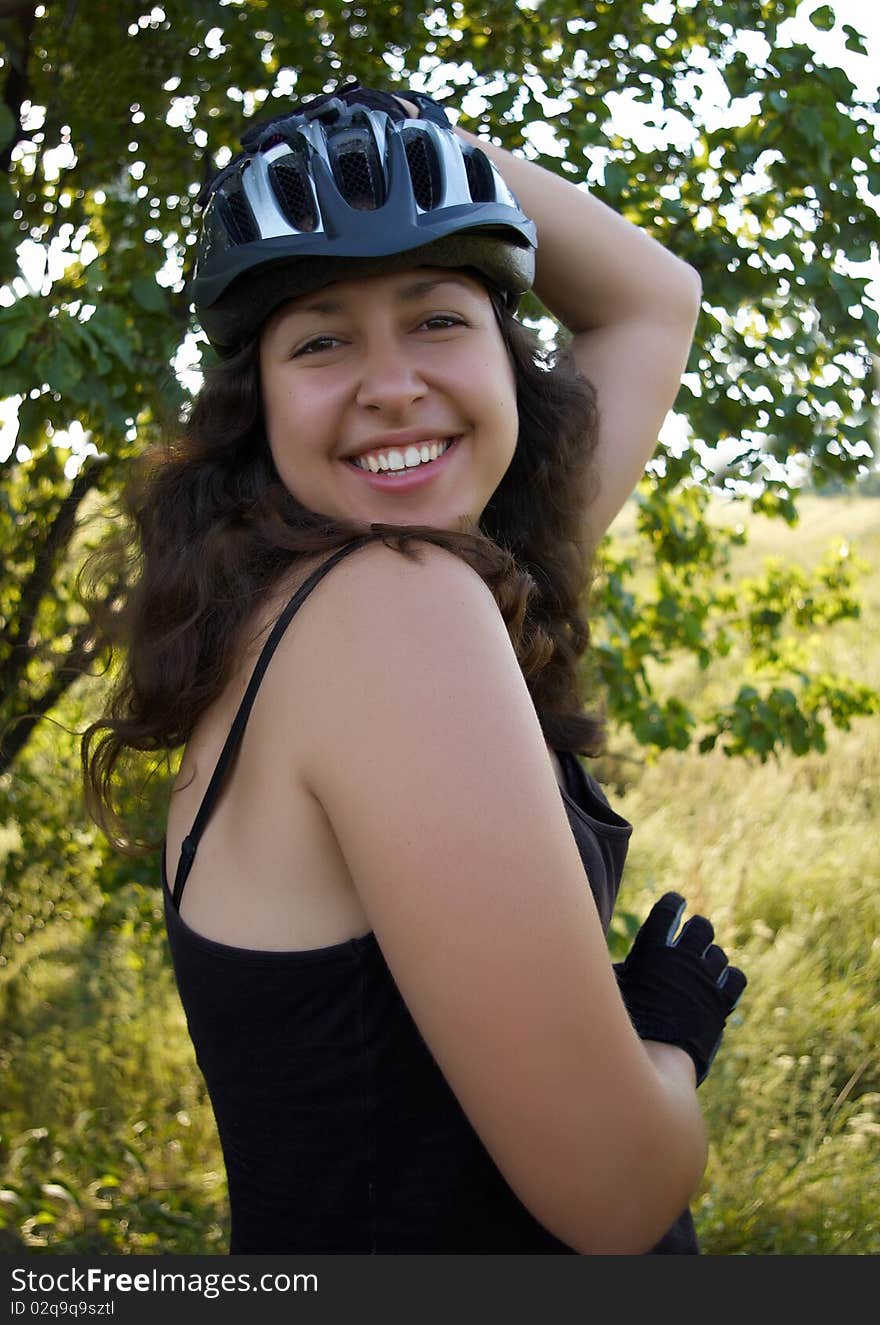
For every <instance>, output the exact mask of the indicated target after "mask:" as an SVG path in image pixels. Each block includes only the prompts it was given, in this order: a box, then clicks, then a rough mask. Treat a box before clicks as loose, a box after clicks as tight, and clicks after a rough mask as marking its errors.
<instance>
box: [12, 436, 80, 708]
mask: <svg viewBox="0 0 880 1325" xmlns="http://www.w3.org/2000/svg"><path fill="white" fill-rule="evenodd" d="M105 463H106V461H104V460H100V459H98V460H95V461H93V462H92V463H91V464H90V465H88V466H86V467H84V468H83V469H81V470H80V472H79V474H78V475H77V476H76V479H75V480H74V483H73V486H72V488H71V489H70V492H69V493H68V494H67V496H66V497H65V498H64V500H63V501H62V503H61V505H60V507H59V508H58V512H57V514H56V516H55V519H54V520H53V521H52V523H51V525H50V526H49V529H48V532H47V533H46V536H45V538H44V540H43V544H42V547H40V548H38V549H37V554H36V557H35V559H34V569H33V570H32V571H31V574H30V575H29V576H28V578H27V580H26V582H25V584H24V587H23V589H22V592H21V598H20V601H19V610H18V613H17V617H16V621H15V625H14V626H13V628H12V631H11V633H10V635H9V636H8V637H7V643H8V650H9V651H8V654H7V656H6V658H5V659H4V662H3V665H2V667H0V694H4V695H10V694H11V693H12V691H13V689H14V688H15V686H16V685H17V684H18V682H19V680H20V679H21V675H22V673H23V672H24V669H25V667H26V666H27V664H28V662H29V660H30V657H31V652H32V651H31V647H30V645H29V643H28V641H29V639H30V637H31V632H32V631H33V628H34V622H35V620H36V616H37V612H38V611H39V607H40V603H41V602H42V600H43V598H44V596H45V595H46V593H47V592H48V590H49V588H50V585H51V583H52V577H53V575H54V573H55V569H56V567H57V565H58V561H59V559H60V557H61V556H62V555H63V553H64V552H65V551H66V550H67V548H68V546H69V545H70V540H71V538H72V537H73V531H74V528H75V526H76V515H77V511H78V510H79V507H80V505H81V504H82V501H83V498H84V497H85V496H86V494H87V493H88V492H90V491H91V490H92V488H94V487H95V485H96V484H97V482H98V478H99V477H100V473H101V470H102V468H103V466H104V465H105Z"/></svg>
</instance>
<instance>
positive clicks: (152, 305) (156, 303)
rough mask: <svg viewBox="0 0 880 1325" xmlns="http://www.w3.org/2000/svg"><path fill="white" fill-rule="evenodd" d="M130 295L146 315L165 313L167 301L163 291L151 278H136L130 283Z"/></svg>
mask: <svg viewBox="0 0 880 1325" xmlns="http://www.w3.org/2000/svg"><path fill="white" fill-rule="evenodd" d="M131 293H132V295H133V296H134V300H135V303H136V304H138V305H139V306H140V307H141V308H143V309H144V311H145V312H147V313H167V311H168V300H167V299H166V297H165V291H164V290H163V289H162V287H161V286H160V285H157V284H156V281H155V280H154V278H153V277H152V276H138V277H137V278H136V279H135V280H133V281H132V283H131Z"/></svg>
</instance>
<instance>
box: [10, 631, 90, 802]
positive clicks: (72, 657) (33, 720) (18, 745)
mask: <svg viewBox="0 0 880 1325" xmlns="http://www.w3.org/2000/svg"><path fill="white" fill-rule="evenodd" d="M94 656H95V640H94V636H93V634H92V628H91V624H90V623H89V622H83V624H82V625H81V626H79V628H78V629H77V630H76V632H75V634H74V636H73V644H72V645H71V647H70V649H69V650H68V652H67V653H66V654H65V656H64V659H63V660H62V662H61V663H60V665H59V666H58V667H57V668H56V669H55V672H54V674H53V677H52V680H51V682H50V683H49V685H48V687H47V688H46V690H44V691H43V693H42V695H40V697H39V699H37V700H36V701H35V703H34V704H33V706H32V707H31V708H30V709H29V710H28V711H27V712H26V713H22V714H20V715H19V716H18V717H15V718H12V719H10V721H9V722H8V723H6V725H5V727H4V728H3V729H2V731H0V776H2V775H3V774H4V773H5V772H6V770H7V769H8V768H9V767H10V765H11V764H12V763H13V761H14V760H15V759H16V758H17V756H18V755H19V754H20V753H21V751H22V750H23V749H24V746H25V745H26V744H27V742H28V741H29V740H30V737H31V735H32V733H33V730H34V728H35V727H36V726H37V724H38V723H39V722H40V721H41V719H42V718H44V717H45V715H46V714H47V713H48V712H49V710H50V709H52V708H54V707H55V705H56V704H57V703H58V701H59V699H60V698H61V696H62V695H63V694H64V693H65V691H67V690H69V688H70V687H71V686H72V685H73V683H74V681H78V680H79V678H80V677H81V676H83V675H85V674H86V665H87V664H88V663H89V662H91V661H92V659H93V658H94Z"/></svg>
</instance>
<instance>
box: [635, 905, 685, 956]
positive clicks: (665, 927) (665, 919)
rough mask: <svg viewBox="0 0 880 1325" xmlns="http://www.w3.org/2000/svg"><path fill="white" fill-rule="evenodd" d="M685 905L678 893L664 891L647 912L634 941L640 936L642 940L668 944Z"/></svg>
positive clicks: (663, 944) (662, 944)
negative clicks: (646, 916)
mask: <svg viewBox="0 0 880 1325" xmlns="http://www.w3.org/2000/svg"><path fill="white" fill-rule="evenodd" d="M686 906H687V902H686V901H685V900H684V898H683V897H682V896H681V895H680V894H679V893H664V894H663V896H662V897H661V898H660V901H659V902H655V903H654V905H653V906H652V907H651V910H650V911H649V912H648V918H647V920H646V921H645V923H644V924H643V925H642V928H641V929H640V930H639V933H638V935H637V936H636V941H638V939H640V938H641V939H642V941H643V942H645V941H647V942H651V943H657V944H660V945H661V946H668V945H669V944H670V943H671V942H672V936H673V934H674V933H675V931H676V930H677V929H678V925H679V921H680V920H681V917H682V915H683V914H684V909H685V907H686Z"/></svg>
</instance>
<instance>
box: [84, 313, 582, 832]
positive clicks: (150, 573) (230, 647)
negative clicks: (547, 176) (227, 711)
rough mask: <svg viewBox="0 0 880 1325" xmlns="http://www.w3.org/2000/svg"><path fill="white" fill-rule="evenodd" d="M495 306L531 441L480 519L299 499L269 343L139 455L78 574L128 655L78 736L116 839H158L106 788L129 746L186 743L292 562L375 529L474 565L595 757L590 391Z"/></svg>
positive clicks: (537, 694)
mask: <svg viewBox="0 0 880 1325" xmlns="http://www.w3.org/2000/svg"><path fill="white" fill-rule="evenodd" d="M492 302H493V306H494V308H495V313H496V317H497V319H498V322H499V326H500V328H501V334H502V336H503V338H504V341H505V344H506V345H507V348H508V352H509V354H510V356H511V361H512V364H513V367H514V371H515V377H516V384H517V406H518V410H519V436H518V440H517V446H516V451H515V454H514V457H513V460H512V462H511V464H510V466H509V467H508V470H507V472H506V473H505V475H504V477H503V479H502V480H501V482H500V484H499V485H498V487H497V488H496V490H495V492H494V494H493V495H492V498H491V500H490V501H489V504H488V505H487V506H486V508H485V510H484V511H483V514H482V516H481V517H480V520H479V525H478V526H476V527H471V528H468V529H464V528H462V529H461V530H457V531H450V530H445V529H436V528H432V527H430V526H425V525H386V524H370V525H366V524H364V523H362V522H358V521H354V520H344V519H338V518H332V519H331V518H330V517H327V516H324V515H321V514H318V513H316V512H314V511H311V510H308V509H307V508H306V507H304V506H303V505H302V504H301V503H300V502H299V501H297V499H296V498H295V497H294V496H292V494H291V493H290V492H289V491H288V490H287V488H285V486H284V484H283V483H282V482H281V479H280V478H279V476H278V473H277V471H276V469H275V465H274V462H273V460H272V456H271V452H270V450H269V446H268V443H267V441H266V436H265V430H264V426H263V417H262V403H261V396H260V377H259V353H258V347H259V342H258V340H254V341H252V342H250V343H249V344H248V345H246V346H245V347H244V348H242V349H241V350H240V351H239V352H238V353H237V354H236V355H235V356H234V357H231V358H228V359H224V360H222V361H221V362H219V363H217V364H215V365H212V366H210V367H208V368H206V370H205V375H204V384H203V386H202V388H201V390H200V391H199V393H198V396H197V397H196V399H195V401H194V402H193V406H192V410H191V413H190V415H189V418H188V420H187V422H186V424H185V425H184V427H183V429H182V432H181V434H180V435H179V436H178V437H175V438H174V439H173V440H171V441H168V442H166V443H164V444H163V445H161V446H159V447H157V448H155V449H153V450H151V451H150V452H149V453H148V454H147V455H145V456H144V457H143V460H142V461H141V462H140V463H139V464H138V465H137V466H136V468H135V470H134V472H133V477H132V480H131V481H130V482H129V484H128V485H127V487H126V490H125V492H124V494H123V506H124V511H125V514H126V516H127V517H128V518H127V520H126V521H124V522H123V524H124V531H123V533H121V534H118V535H116V536H115V537H114V538H113V539H112V540H110V541H109V542H108V543H106V544H105V545H104V547H103V548H102V549H100V550H99V552H98V553H97V554H96V555H95V556H93V557H92V558H91V559H90V562H89V563H88V564H87V566H86V568H85V569H84V572H83V574H82V575H81V580H80V584H81V590H82V593H83V597H84V599H85V601H86V602H87V603H88V604H89V606H90V608H91V610H92V614H93V616H94V617H95V618H96V620H97V621H98V623H99V626H102V633H103V637H104V638H105V640H106V641H107V643H108V644H109V645H110V647H111V648H113V647H121V648H122V650H123V665H122V668H121V671H120V675H119V679H118V682H117V684H116V687H115V689H114V691H113V693H112V695H111V697H110V702H109V705H108V708H107V711H106V713H105V714H104V716H103V717H102V718H100V719H99V720H98V721H97V722H95V723H93V724H92V725H91V726H90V727H89V728H88V729H87V730H86V732H85V733H84V735H83V738H82V763H83V778H84V785H85V798H86V805H87V808H88V810H89V813H90V814H91V815H92V817H93V818H94V819H95V821H96V822H97V823H98V824H99V825H100V826H101V828H102V829H103V830H104V832H105V833H107V835H108V837H109V838H110V840H111V841H113V842H114V844H115V845H116V846H117V847H119V849H120V850H122V851H126V852H130V853H131V854H139V853H140V852H142V851H145V850H155V849H156V847H157V846H158V845H159V844H158V843H157V842H143V841H134V842H132V841H131V840H129V839H127V838H126V835H125V831H124V824H123V823H122V821H121V819H120V817H119V816H118V814H117V813H116V811H115V810H114V808H113V798H112V781H113V775H114V770H115V769H116V767H117V765H118V763H119V761H120V758H121V757H122V756H123V755H124V754H126V753H127V752H128V751H132V750H133V751H144V752H150V751H151V752H162V751H165V752H169V751H173V750H176V749H177V748H179V747H180V746H182V745H184V744H185V743H186V741H187V740H188V739H189V737H190V735H191V734H192V731H193V729H194V727H195V725H196V722H197V721H198V719H199V717H200V716H201V714H202V713H204V712H205V710H206V709H207V708H208V706H209V705H210V704H211V703H212V702H213V701H214V700H215V699H216V698H217V696H218V695H219V694H220V693H221V691H222V690H223V689H224V687H225V686H226V684H227V683H228V681H229V679H230V676H231V675H232V672H233V669H234V666H235V664H236V660H237V659H238V658H239V657H240V649H241V645H242V639H241V632H242V628H243V626H244V624H245V622H246V621H247V619H248V618H250V617H251V615H252V613H253V609H254V607H255V605H256V604H257V603H258V602H259V601H260V599H261V598H262V597H263V596H264V595H265V594H266V593H267V592H268V591H269V590H270V589H271V588H272V587H273V586H274V585H276V584H277V583H278V582H279V581H280V580H281V578H282V577H283V576H284V575H285V573H286V572H288V571H290V570H291V568H293V567H295V566H296V564H297V563H298V562H301V561H303V560H304V559H305V558H312V557H314V556H315V555H316V554H322V553H326V554H327V555H329V554H330V553H332V552H333V551H335V550H336V549H337V548H339V547H341V546H343V545H344V544H346V543H349V542H351V540H352V539H354V538H359V537H363V536H365V535H368V536H369V537H370V538H371V539H372V540H374V541H377V542H383V543H385V544H386V545H387V546H389V547H393V548H395V549H396V550H397V551H398V552H400V553H402V554H403V555H404V556H408V557H410V558H412V557H415V558H416V559H417V560H418V557H419V553H418V548H417V547H415V546H413V543H414V540H416V541H417V540H421V541H424V542H429V543H435V544H437V545H438V546H440V547H444V548H446V549H448V550H449V551H451V552H454V553H455V554H456V555H457V556H460V557H461V558H462V559H463V560H465V561H467V562H468V564H469V565H470V566H472V567H473V569H474V570H475V571H476V572H477V573H478V574H479V575H480V576H481V577H482V579H483V580H484V581H485V583H486V584H487V585H488V586H489V588H490V590H491V592H492V594H493V595H494V597H495V600H496V602H497V603H498V607H499V610H500V612H501V615H502V618H503V620H504V622H505V625H506V627H507V630H508V633H509V635H510V639H511V643H512V645H513V648H514V650H515V652H516V657H517V660H518V662H519V664H520V667H521V669H522V672H523V676H524V678H525V681H526V684H527V686H528V689H529V692H530V694H531V697H532V701H533V703H534V705H535V710H536V712H537V715H538V719H539V722H540V724H541V728H542V731H543V733H544V737H545V739H546V740H547V742H548V744H550V745H551V746H553V747H554V748H555V749H562V750H570V751H574V752H578V753H582V754H596V753H598V750H599V747H600V742H601V734H602V723H601V720H600V718H599V717H597V715H596V714H595V713H588V712H586V711H585V708H586V704H587V697H586V691H587V689H588V685H587V680H586V677H585V674H584V669H583V667H582V666H581V659H582V656H583V654H584V652H585V651H586V649H587V646H588V644H589V626H588V621H587V609H586V603H585V598H586V595H587V593H588V590H589V587H590V560H591V549H590V539H589V533H588V528H587V523H586V509H587V506H588V503H589V496H590V493H591V489H592V484H593V483H594V482H595V479H594V463H593V462H594V452H595V444H596V430H597V428H596V425H597V411H596V401H595V392H594V390H593V388H592V386H591V385H590V383H589V382H588V381H587V380H586V379H585V378H584V376H583V375H582V374H581V373H580V371H579V370H578V368H577V366H576V365H575V363H574V360H573V359H572V357H571V354H570V352H569V351H568V350H562V351H561V352H559V353H557V354H555V355H554V356H552V357H549V356H548V355H547V354H546V353H545V351H544V349H543V347H542V346H541V343H540V341H539V339H538V338H537V336H536V335H535V334H534V333H533V332H531V331H529V330H528V329H526V328H525V327H523V326H522V325H521V324H520V323H519V322H517V321H516V320H515V318H514V317H513V316H512V315H511V314H510V313H509V312H507V310H506V309H505V308H504V306H503V304H502V303H501V301H500V300H499V299H497V298H495V297H494V296H493V298H492ZM121 571H122V572H123V573H124V574H125V579H126V582H127V583H128V584H129V585H130V589H129V592H128V593H127V596H126V600H125V603H124V606H123V608H122V610H121V611H116V612H115V613H114V614H113V616H112V618H111V617H110V616H109V615H107V614H105V615H104V617H103V619H102V618H101V606H102V605H101V595H100V592H99V591H98V590H97V586H99V585H101V584H106V583H107V582H108V579H109V578H111V577H112V578H113V579H115V580H116V582H118V580H119V576H120V572H121ZM90 586H91V592H90ZM111 620H112V625H108V622H110V621H111ZM120 830H122V831H120Z"/></svg>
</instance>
